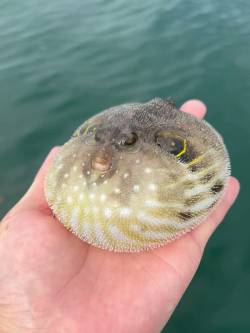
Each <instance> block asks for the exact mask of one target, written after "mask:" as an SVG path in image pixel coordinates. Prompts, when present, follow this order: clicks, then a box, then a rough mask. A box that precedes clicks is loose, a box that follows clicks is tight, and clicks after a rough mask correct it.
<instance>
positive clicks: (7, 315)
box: [0, 100, 239, 333]
mask: <svg viewBox="0 0 250 333" xmlns="http://www.w3.org/2000/svg"><path fill="white" fill-rule="evenodd" d="M181 110H182V111H184V112H189V113H191V114H193V115H194V116H196V117H198V118H203V116H204V115H205V113H206V107H205V105H204V104H203V103H202V102H200V101H198V100H191V101H188V102H186V103H184V104H183V105H182V107H181ZM56 153H57V148H54V149H52V151H51V152H50V153H49V155H48V157H47V158H46V160H45V162H44V163H43V165H42V167H41V169H40V170H39V171H38V173H37V175H36V177H35V179H34V182H33V184H32V185H31V187H30V189H29V190H28V192H27V193H26V194H25V195H24V196H23V198H22V199H21V200H20V201H19V202H18V203H17V204H16V205H15V206H14V207H13V208H12V209H11V210H10V211H9V213H7V215H6V216H5V217H4V218H3V220H2V222H1V224H0V263H1V264H0V265H1V266H0V333H23V332H25V333H31V332H32V333H36V332H39V333H40V332H41V333H45V332H46V333H63V332H67V333H82V332H84V333H93V332H108V333H110V332H115V333H120V332H122V333H123V332H124V333H125V332H130V333H133V332H136V333H140V332H143V333H154V332H160V330H161V329H162V328H163V326H164V325H165V324H166V322H167V321H168V319H169V318H170V316H171V314H172V313H173V311H174V309H175V307H176V305H177V304H178V302H179V300H180V298H181V297H182V295H183V293H184V292H185V290H186V288H187V287H188V285H189V283H190V281H191V279H192V277H193V276H194V274H195V272H196V270H197V267H198V265H199V263H200V260H201V257H202V254H203V251H204V248H205V245H206V243H207V241H208V239H209V238H210V236H211V235H212V233H213V232H214V231H215V229H216V228H217V226H218V225H219V224H220V222H221V221H222V220H223V218H224V216H225V214H226V213H227V211H228V210H229V208H230V207H231V205H232V204H233V202H234V201H235V199H236V197H237V194H238V192H239V183H238V181H237V180H236V179H235V178H234V177H230V180H229V185H228V186H227V188H226V190H225V192H224V195H223V198H222V199H221V201H220V203H219V204H218V205H217V207H216V209H215V210H214V211H213V212H212V213H211V214H210V215H209V217H208V218H207V219H206V221H204V222H203V223H202V224H201V225H199V226H198V227H197V228H196V229H194V230H192V231H191V232H189V233H187V234H186V235H184V236H182V237H181V238H179V239H178V240H176V241H174V242H172V243H170V244H167V245H166V246H163V247H161V248H158V249H155V250H151V251H148V252H141V253H132V254H131V253H114V252H109V251H105V250H101V249H98V248H95V247H93V246H91V245H88V244H87V243H85V242H83V241H81V240H80V239H78V238H76V237H75V236H74V235H73V234H72V233H70V232H69V231H67V230H66V229H65V228H64V227H63V225H62V224H61V223H59V222H58V221H57V220H56V219H55V218H54V217H53V215H52V212H51V210H50V209H49V207H48V205H47V203H46V200H45V197H44V191H43V182H44V176H45V174H46V171H47V168H48V166H49V164H50V163H51V161H52V159H53V157H54V156H55V154H56Z"/></svg>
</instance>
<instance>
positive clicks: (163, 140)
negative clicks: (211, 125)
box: [155, 132, 187, 158]
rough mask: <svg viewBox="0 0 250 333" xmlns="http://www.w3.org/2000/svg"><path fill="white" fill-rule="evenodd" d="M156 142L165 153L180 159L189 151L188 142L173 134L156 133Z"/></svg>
mask: <svg viewBox="0 0 250 333" xmlns="http://www.w3.org/2000/svg"><path fill="white" fill-rule="evenodd" d="M155 142H156V144H157V146H159V147H160V148H161V149H162V150H163V151H165V152H167V153H169V154H171V155H174V156H176V157H178V158H179V157H181V156H182V155H183V154H185V152H186V150H187V140H186V139H183V138H181V137H179V136H177V135H174V134H172V133H164V132H158V133H156V135H155Z"/></svg>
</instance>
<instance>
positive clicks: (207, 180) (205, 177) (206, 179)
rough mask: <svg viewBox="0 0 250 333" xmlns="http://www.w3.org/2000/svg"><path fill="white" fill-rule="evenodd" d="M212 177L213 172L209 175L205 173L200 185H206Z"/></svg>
mask: <svg viewBox="0 0 250 333" xmlns="http://www.w3.org/2000/svg"><path fill="white" fill-rule="evenodd" d="M213 177H214V173H213V172H209V173H207V174H206V175H205V176H203V177H202V178H201V180H200V181H201V183H202V184H206V183H208V182H209V181H210V180H211V179H212V178H213Z"/></svg>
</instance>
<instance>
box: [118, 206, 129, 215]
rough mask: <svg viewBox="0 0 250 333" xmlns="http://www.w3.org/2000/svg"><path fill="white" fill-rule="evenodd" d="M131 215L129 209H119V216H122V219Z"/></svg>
mask: <svg viewBox="0 0 250 333" xmlns="http://www.w3.org/2000/svg"><path fill="white" fill-rule="evenodd" d="M130 214H131V209H130V208H128V207H122V208H121V209H120V216H122V217H127V216H129V215H130Z"/></svg>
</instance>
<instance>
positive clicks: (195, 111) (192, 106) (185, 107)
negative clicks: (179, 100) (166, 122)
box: [180, 99, 207, 119]
mask: <svg viewBox="0 0 250 333" xmlns="http://www.w3.org/2000/svg"><path fill="white" fill-rule="evenodd" d="M180 110H181V111H183V112H187V113H190V114H191V115H193V116H195V117H197V118H199V119H202V118H203V117H204V116H205V114H206V111H207V107H206V105H205V104H204V103H203V102H202V101H200V100H198V99H191V100H189V101H187V102H185V103H184V104H182V106H181V107H180Z"/></svg>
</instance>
